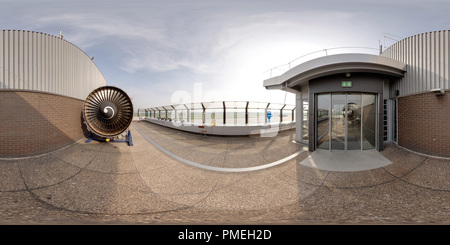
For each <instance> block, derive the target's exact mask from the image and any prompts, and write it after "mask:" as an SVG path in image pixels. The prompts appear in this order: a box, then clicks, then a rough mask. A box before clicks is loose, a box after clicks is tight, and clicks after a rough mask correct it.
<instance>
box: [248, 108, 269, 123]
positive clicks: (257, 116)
mask: <svg viewBox="0 0 450 245" xmlns="http://www.w3.org/2000/svg"><path fill="white" fill-rule="evenodd" d="M265 122H266V113H265V110H264V109H248V124H249V125H264V124H265Z"/></svg>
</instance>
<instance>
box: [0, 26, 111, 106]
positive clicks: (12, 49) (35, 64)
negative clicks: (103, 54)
mask: <svg viewBox="0 0 450 245" xmlns="http://www.w3.org/2000/svg"><path fill="white" fill-rule="evenodd" d="M105 85H106V80H105V78H104V77H103V75H102V73H101V72H100V70H99V69H98V67H97V66H96V65H95V63H94V62H93V61H92V60H91V59H90V58H89V56H88V55H87V54H86V53H84V52H83V51H82V50H81V49H79V48H78V47H77V46H75V45H73V44H72V43H70V42H68V41H66V40H64V39H61V38H59V37H56V36H53V35H49V34H45V33H40V32H33V31H21V30H2V31H0V89H14V90H17V89H18V90H35V91H42V92H49V93H54V94H60V95H65V96H69V97H73V98H77V99H81V100H85V99H86V97H87V96H88V95H89V93H90V92H92V91H93V90H94V89H95V88H98V87H100V86H105Z"/></svg>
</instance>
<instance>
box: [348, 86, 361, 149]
mask: <svg viewBox="0 0 450 245" xmlns="http://www.w3.org/2000/svg"><path fill="white" fill-rule="evenodd" d="M347 150H361V94H348V95H347Z"/></svg>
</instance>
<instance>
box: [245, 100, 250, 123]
mask: <svg viewBox="0 0 450 245" xmlns="http://www.w3.org/2000/svg"><path fill="white" fill-rule="evenodd" d="M248 103H249V102H248V101H247V105H246V106H245V125H247V124H248Z"/></svg>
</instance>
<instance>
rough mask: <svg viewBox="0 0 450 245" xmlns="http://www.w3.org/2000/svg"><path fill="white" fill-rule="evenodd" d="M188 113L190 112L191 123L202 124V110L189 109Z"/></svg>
mask: <svg viewBox="0 0 450 245" xmlns="http://www.w3.org/2000/svg"><path fill="white" fill-rule="evenodd" d="M189 113H190V114H191V115H190V116H191V118H190V119H191V120H190V121H191V123H192V124H199V125H202V124H203V110H190V111H189Z"/></svg>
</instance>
